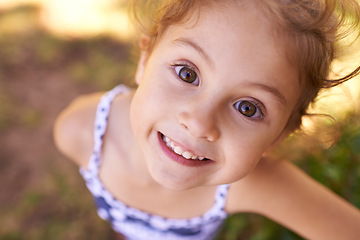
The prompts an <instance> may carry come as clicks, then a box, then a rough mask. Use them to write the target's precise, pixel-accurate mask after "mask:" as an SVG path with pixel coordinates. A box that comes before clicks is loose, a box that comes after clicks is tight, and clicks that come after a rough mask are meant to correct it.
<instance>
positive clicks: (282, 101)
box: [248, 82, 287, 106]
mask: <svg viewBox="0 0 360 240" xmlns="http://www.w3.org/2000/svg"><path fill="white" fill-rule="evenodd" d="M248 85H249V86H253V87H256V88H260V89H262V90H264V91H266V92H268V93H270V94H271V95H273V96H274V97H275V99H276V100H277V101H278V102H279V103H280V105H282V106H286V105H287V101H286V98H285V97H284V95H283V94H282V93H281V92H280V91H279V90H278V89H277V88H275V87H272V86H269V85H266V84H262V83H257V82H250V83H248Z"/></svg>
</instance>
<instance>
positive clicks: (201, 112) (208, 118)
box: [178, 102, 220, 142]
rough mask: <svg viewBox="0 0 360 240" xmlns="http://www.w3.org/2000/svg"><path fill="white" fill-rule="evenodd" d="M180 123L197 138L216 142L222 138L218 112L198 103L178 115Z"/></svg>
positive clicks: (190, 104) (190, 105)
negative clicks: (217, 116)
mask: <svg viewBox="0 0 360 240" xmlns="http://www.w3.org/2000/svg"><path fill="white" fill-rule="evenodd" d="M178 122H179V123H180V125H181V126H183V127H184V128H185V129H186V130H187V131H189V133H190V134H191V135H192V136H193V137H196V138H203V139H206V140H208V141H210V142H214V141H216V140H217V139H219V137H220V131H219V128H218V124H217V118H216V111H215V109H214V108H207V107H205V106H203V105H201V104H198V103H195V102H193V103H189V106H188V107H186V108H185V109H183V110H182V111H181V112H180V113H179V114H178Z"/></svg>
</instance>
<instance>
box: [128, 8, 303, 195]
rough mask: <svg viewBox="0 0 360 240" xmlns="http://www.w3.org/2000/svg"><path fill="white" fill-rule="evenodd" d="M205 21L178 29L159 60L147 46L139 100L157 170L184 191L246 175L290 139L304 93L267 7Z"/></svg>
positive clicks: (142, 140)
mask: <svg viewBox="0 0 360 240" xmlns="http://www.w3.org/2000/svg"><path fill="white" fill-rule="evenodd" d="M196 20H197V19H195V18H194V19H193V21H191V22H188V23H187V24H185V25H175V26H172V27H170V28H169V29H168V30H167V31H166V32H165V33H164V35H163V36H162V38H161V39H160V40H159V42H158V44H157V45H156V47H155V48H154V50H153V51H152V53H151V55H150V56H147V53H146V52H143V60H144V59H146V60H145V61H143V62H140V66H139V69H138V77H139V78H138V80H139V88H138V89H137V91H136V93H135V95H134V99H133V102H132V106H131V121H132V127H133V131H134V134H135V137H136V140H137V141H138V144H139V146H140V148H141V150H142V152H143V155H144V158H145V161H146V164H147V166H148V169H149V172H150V174H151V175H152V177H153V178H154V179H155V180H156V181H158V182H159V183H160V184H162V185H163V186H165V187H168V188H170V189H177V190H184V189H189V188H192V187H196V186H200V185H217V184H224V183H231V182H234V181H236V180H239V179H241V178H243V177H244V176H246V175H247V174H248V173H249V172H250V171H251V170H252V169H253V168H254V167H255V166H256V164H257V163H258V161H259V159H260V158H261V156H262V155H263V154H264V152H265V151H267V150H268V149H269V148H271V147H272V146H273V145H274V144H275V142H276V141H277V140H278V139H280V138H281V137H282V136H283V135H284V127H285V125H286V123H287V120H288V118H289V116H290V114H291V111H292V110H293V108H294V106H295V103H296V102H297V100H298V98H299V95H300V93H299V89H300V87H299V83H298V78H297V74H296V71H295V69H293V68H292V67H291V66H290V65H289V64H288V62H287V59H286V57H285V56H286V55H285V53H284V51H285V49H284V47H283V45H282V39H275V38H274V37H273V35H271V34H270V33H269V27H268V26H266V19H265V18H264V17H262V15H261V13H259V12H258V11H256V10H254V8H246V9H243V7H240V6H235V5H234V6H230V7H223V6H222V7H219V8H216V10H212V9H206V11H204V10H202V12H201V17H200V19H199V20H198V22H196ZM146 57H148V58H146ZM165 138H166V139H167V140H165ZM168 139H170V140H168ZM166 141H169V142H170V144H169V145H171V144H173V146H171V147H168V146H167V144H166ZM174 145H175V146H177V147H174ZM174 148H175V149H174ZM175 152H177V153H175ZM179 154H182V155H183V156H185V157H182V156H179ZM189 157H190V159H189V160H187V159H186V158H189ZM192 157H193V158H197V157H205V160H202V161H200V160H199V158H197V159H195V160H192V159H191V158H192ZM206 159H210V160H206Z"/></svg>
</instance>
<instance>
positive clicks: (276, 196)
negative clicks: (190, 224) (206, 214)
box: [227, 159, 360, 239]
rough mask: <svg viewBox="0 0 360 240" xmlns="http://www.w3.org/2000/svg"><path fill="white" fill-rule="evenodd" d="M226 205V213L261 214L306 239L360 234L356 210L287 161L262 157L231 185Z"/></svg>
mask: <svg viewBox="0 0 360 240" xmlns="http://www.w3.org/2000/svg"><path fill="white" fill-rule="evenodd" d="M227 206H228V207H229V212H253V213H257V214H261V215H264V216H266V217H268V218H270V219H272V220H274V221H276V222H278V223H280V224H282V225H284V226H286V227H288V228H290V229H292V230H293V231H295V232H297V233H299V234H301V235H302V236H305V237H307V238H312V239H357V237H356V236H359V234H360V229H359V228H358V226H357V225H358V223H359V221H360V212H359V210H358V209H357V208H356V207H354V206H352V205H350V204H349V203H347V202H346V201H345V200H343V199H342V198H340V197H339V196H337V195H336V194H334V193H333V192H331V191H330V190H329V189H327V188H325V187H324V186H323V185H321V184H320V183H318V182H316V181H315V180H313V179H312V178H311V177H309V176H308V175H307V174H305V173H304V172H303V171H301V170H300V169H299V168H297V167H296V166H295V165H293V164H292V163H291V162H288V161H281V160H274V159H262V160H261V162H260V163H259V165H258V166H257V167H256V168H255V169H254V171H253V172H252V173H251V174H249V175H248V176H247V177H245V178H244V179H243V180H240V181H238V182H236V183H234V184H232V185H231V188H230V192H229V199H228V204H227ZM309 219H311V221H309ZM344 236H346V237H345V238H342V237H344Z"/></svg>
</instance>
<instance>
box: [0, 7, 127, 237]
mask: <svg viewBox="0 0 360 240" xmlns="http://www.w3.org/2000/svg"><path fill="white" fill-rule="evenodd" d="M37 14H38V9H36V8H32V7H21V8H18V9H13V10H11V11H6V12H0V25H1V24H7V23H9V21H10V20H11V19H16V20H17V21H20V22H18V23H17V24H23V25H24V26H26V27H24V28H19V29H17V30H14V31H5V30H3V29H4V28H1V27H0V31H1V30H3V31H2V32H1V33H0V212H1V214H0V239H112V238H113V233H112V231H111V230H110V228H109V226H108V225H107V224H105V223H103V222H102V221H101V220H99V219H98V217H97V216H96V212H95V211H94V208H93V203H92V199H91V196H90V195H89V193H88V192H87V191H86V190H85V188H84V183H83V181H82V179H81V177H80V175H79V173H78V169H77V167H76V166H75V165H73V164H72V163H71V162H69V161H68V160H67V159H65V158H64V157H63V156H62V155H61V154H60V153H59V152H58V151H57V150H56V149H55V146H54V143H53V139H52V126H53V123H54V120H55V118H56V116H57V115H58V114H59V112H60V111H61V110H62V109H64V107H65V106H66V105H67V104H69V102H70V101H71V100H72V99H74V98H75V97H76V96H79V95H80V94H85V93H90V92H95V91H100V90H107V89H110V88H112V87H113V86H115V85H116V84H118V83H119V82H122V81H125V80H129V79H130V75H131V73H130V72H131V71H132V70H133V67H132V63H131V62H129V60H128V59H129V55H130V54H129V52H130V49H131V45H130V44H128V43H121V42H118V41H115V40H113V39H111V38H109V37H105V36H103V37H102V36H99V37H96V38H93V39H60V38H57V37H55V36H52V35H51V34H50V33H48V32H46V31H45V30H43V29H42V28H41V27H40V26H39V25H38V24H37V21H36V16H37ZM19 19H20V20H19ZM21 21H22V22H21ZM3 26H5V25H3ZM124 69H125V71H124ZM94 72H96V73H94ZM124 72H125V73H126V72H128V73H129V74H128V76H127V75H125V74H124ZM79 220H81V221H79ZM70 223H71V224H70ZM94 223H96V224H94ZM94 226H95V227H94ZM25 236H26V238H25Z"/></svg>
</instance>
